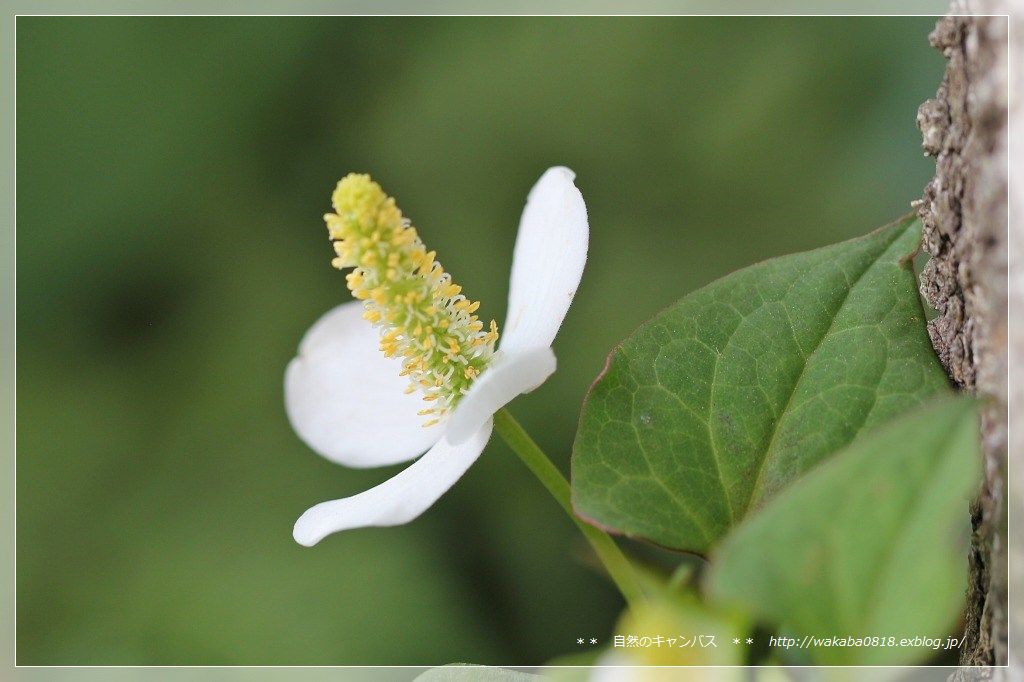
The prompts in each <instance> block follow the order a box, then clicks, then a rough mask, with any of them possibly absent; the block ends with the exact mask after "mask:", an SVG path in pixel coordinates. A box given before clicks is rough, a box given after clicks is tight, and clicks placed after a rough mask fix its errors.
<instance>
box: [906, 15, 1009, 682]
mask: <svg viewBox="0 0 1024 682" xmlns="http://www.w3.org/2000/svg"><path fill="white" fill-rule="evenodd" d="M1008 5H1009V0H990V1H988V2H985V1H983V0H982V1H976V2H970V1H968V2H960V1H959V0H954V4H953V7H952V10H951V11H952V14H951V15H950V16H947V17H945V18H943V19H940V20H939V22H938V24H937V25H936V27H935V30H934V31H933V32H932V33H931V35H930V36H929V40H930V41H931V44H932V45H933V46H934V47H935V48H936V49H938V50H940V51H941V52H942V53H943V54H944V55H945V57H946V59H947V60H948V65H947V68H946V73H945V76H944V78H943V80H942V83H941V85H940V86H939V89H938V92H937V94H936V96H935V98H934V99H930V100H928V101H927V102H925V103H924V104H922V105H921V107H920V109H919V111H918V116H917V122H918V127H919V128H920V129H921V134H922V137H923V147H924V150H925V153H926V154H929V155H931V156H934V157H935V160H936V169H935V176H934V177H933V178H932V180H931V182H929V183H928V185H927V186H926V187H925V191H924V197H923V198H922V199H921V200H920V201H919V202H916V207H917V209H918V213H919V215H920V216H921V219H922V222H923V225H924V248H925V250H926V251H927V253H928V255H929V256H930V257H929V259H928V262H927V265H926V266H925V268H924V270H923V272H922V274H921V293H922V295H923V296H924V297H925V299H926V300H927V301H928V303H929V304H930V305H931V306H932V307H933V308H935V310H937V311H938V313H939V314H938V317H936V318H935V319H934V320H933V321H932V322H930V323H929V325H928V331H929V334H930V335H931V339H932V345H933V346H934V347H935V350H936V352H937V353H938V355H939V358H940V360H941V361H942V363H943V365H944V366H945V367H946V370H947V371H948V373H949V375H950V377H951V379H952V380H953V381H954V382H955V383H956V384H957V385H958V386H960V387H961V388H962V389H964V390H965V391H970V392H976V393H977V394H978V395H979V396H980V397H981V399H982V419H981V438H982V449H983V455H984V469H983V470H984V480H983V483H982V488H981V491H980V493H979V495H978V497H977V499H976V500H975V501H974V503H973V504H972V506H971V516H972V521H973V529H974V531H973V536H972V538H971V551H970V557H969V567H970V582H969V586H968V590H967V608H966V613H965V637H966V641H965V643H964V646H963V648H962V649H961V664H962V665H999V666H1001V665H1007V664H1008V663H1012V664H1017V663H1019V660H1017V658H1016V657H1017V656H1018V655H1019V654H1018V652H1017V650H1016V648H1015V649H1014V651H1013V652H1011V651H1010V650H1009V649H1008V641H1007V633H1008V631H1009V629H1010V627H1009V623H1008V621H1009V620H1011V619H1019V617H1020V616H1019V613H1020V610H1019V609H1018V610H1017V611H1016V613H1015V614H1012V613H1011V611H1010V609H1009V608H1008V603H1007V582H1008V563H1007V561H1008V547H1007V539H1008V538H1007V509H1008V506H1012V507H1013V508H1014V510H1015V513H1016V510H1017V509H1019V508H1020V498H1019V496H1016V495H1015V497H1014V498H1012V499H1010V498H1008V497H1007V492H1008V486H1007V471H1008V467H1007V435H1008V430H1007V417H1008V394H1007V369H1008V359H1009V358H1008V350H1009V349H1008V342H1007V340H1008V326H1007V325H1008V320H1007V304H1008V300H1009V299H1008V296H1010V297H1012V300H1013V302H1014V304H1015V305H1017V304H1020V303H1021V299H1022V295H1021V288H1022V287H1021V276H1020V273H1019V272H1017V271H1016V270H1014V272H1013V273H1012V279H1013V282H1014V284H1015V286H1014V287H1013V288H1012V290H1010V289H1009V288H1008V254H1009V253H1010V252H1013V253H1014V256H1016V255H1018V254H1019V253H1020V248H1019V247H1020V243H1019V241H1020V240H1019V238H1018V237H1017V235H1016V233H1014V234H1013V235H1012V236H1011V234H1010V232H1009V230H1008V222H1007V218H1008V213H1007V198H1008V196H1014V197H1015V198H1014V201H1019V199H1020V196H1021V191H1020V187H1019V186H1016V185H1015V188H1014V189H1015V191H1014V192H1012V193H1010V194H1009V195H1008V191H1007V190H1008V181H1009V178H1008V167H1007V161H1008V158H1009V157H1008V134H1007V121H1008V117H1012V118H1013V120H1014V121H1015V122H1016V123H1017V125H1020V122H1021V116H1020V113H1019V112H1020V108H1019V106H1016V105H1015V106H1014V110H1013V111H1012V112H1008V110H1007V101H1008V97H1007V95H1008V91H1007V85H1008V80H1007V79H1008V76H1009V70H1008V61H1007V57H1008V51H1009V50H1010V49H1011V46H1010V45H1009V44H1008V25H1009V22H1010V21H1014V22H1015V24H1014V29H1015V32H1014V35H1015V36H1019V35H1020V32H1021V30H1024V26H1021V25H1020V24H1021V22H1019V21H1018V20H1017V19H1016V18H1014V19H1011V20H1008V19H1007V18H1006V17H1000V16H965V15H967V14H968V13H975V14H982V13H990V14H995V13H997V12H1003V13H1006V12H1008ZM1012 49H1014V50H1015V53H1016V51H1017V46H1016V45H1015V46H1013V48H1012ZM1016 63H1018V64H1019V63H1020V62H1019V61H1018V62H1016ZM1017 78H1018V80H1019V76H1018V77H1017ZM1019 210H1020V208H1019V207H1017V208H1016V210H1015V211H1014V215H1020V213H1019ZM1018 309H1019V308H1018ZM1013 331H1014V333H1015V334H1016V333H1017V331H1018V328H1017V327H1015V328H1014V330H1013ZM1019 350H1020V349H1019V348H1015V351H1014V356H1013V358H1012V360H1011V361H1012V362H1013V364H1014V365H1015V366H1016V364H1017V362H1018V361H1019V359H1020V353H1019ZM1020 395H1021V394H1020V392H1019V389H1015V392H1014V396H1013V398H1014V400H1013V404H1014V405H1015V406H1016V405H1018V404H1019V401H1018V398H1019V397H1020ZM1022 447H1024V443H1022V442H1021V438H1020V436H1019V435H1016V434H1015V435H1014V448H1013V449H1012V452H1014V453H1015V457H1019V453H1021V451H1022ZM1012 488H1013V489H1014V491H1016V489H1017V488H1018V486H1017V485H1016V481H1015V483H1014V486H1012ZM1015 537H1016V536H1015ZM1014 544H1015V545H1018V544H1019V543H1016V542H1015V543H1014ZM1014 563H1015V565H1019V563H1020V561H1019V558H1018V557H1016V556H1015V562H1014ZM1012 629H1013V631H1014V632H1015V633H1017V632H1020V626H1019V624H1018V623H1017V621H1016V620H1014V623H1013V628H1012ZM1011 653H1012V654H1013V656H1012V657H1011ZM989 674H991V676H992V677H993V678H996V679H1020V677H1019V675H1020V673H1019V669H1018V671H1014V670H1012V669H1011V670H1005V669H1004V670H999V669H993V670H991V671H990V672H989ZM972 679H976V677H972Z"/></svg>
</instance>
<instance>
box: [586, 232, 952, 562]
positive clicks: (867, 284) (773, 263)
mask: <svg viewBox="0 0 1024 682" xmlns="http://www.w3.org/2000/svg"><path fill="white" fill-rule="evenodd" d="M919 239H920V226H919V223H918V222H917V221H916V220H912V219H909V218H908V219H904V220H902V221H899V222H897V223H894V224H892V225H888V226H886V227H883V228H881V229H880V230H877V231H875V232H872V233H871V234H868V235H866V236H864V237H861V238H858V239H853V240H851V241H847V242H843V243H840V244H835V245H833V246H829V247H826V248H822V249H818V250H815V251H809V252H806V253H799V254H795V255H790V256H784V257H782V258H776V259H772V260H768V261H765V262H763V263H760V264H758V265H754V266H752V267H749V268H746V269H745V270H740V271H739V272H735V273H733V274H731V275H729V276H727V277H725V278H723V279H720V280H718V281H716V282H713V283H712V284H710V285H708V286H706V287H704V288H703V289H700V290H698V291H696V292H694V293H692V294H689V295H688V296H685V297H684V298H682V299H680V300H679V301H678V302H677V303H675V304H674V305H672V306H671V307H670V308H668V309H666V310H665V311H663V312H662V313H660V314H659V315H658V316H657V317H655V318H654V319H652V320H650V321H649V322H647V323H646V324H644V325H643V326H641V327H640V328H639V329H637V330H636V331H635V332H634V333H633V334H632V335H630V336H629V338H627V339H626V340H625V341H624V342H623V343H622V344H621V345H620V346H619V347H618V348H616V349H615V350H614V351H613V352H612V353H611V355H610V356H609V359H608V364H607V366H606V368H605V370H604V372H603V373H602V374H601V376H600V377H599V378H598V380H597V382H596V383H595V384H594V386H593V387H592V388H591V390H590V393H589V394H588V396H587V398H586V401H585V402H584V405H583V413H582V416H581V418H580V427H579V431H578V433H577V435H576V443H575V446H574V452H573V460H572V492H573V505H574V507H575V509H576V512H577V513H578V514H579V515H580V516H581V517H583V518H585V519H587V520H589V521H591V522H592V523H594V524H596V525H599V526H602V527H604V528H606V529H608V530H611V531H615V532H619V533H623V534H626V535H629V536H633V537H639V538H645V539H647V540H651V541H653V542H655V543H657V544H660V545H663V546H666V547H670V548H673V549H680V550H687V551H691V552H697V553H706V552H707V550H708V549H709V548H710V547H711V546H712V545H713V544H714V543H715V542H716V541H717V540H718V539H719V538H721V537H722V536H723V535H724V534H725V533H726V532H727V531H728V530H729V529H730V528H731V527H732V526H733V525H735V524H736V523H738V522H740V521H741V520H742V519H743V518H744V517H745V516H746V515H747V514H749V513H750V511H751V510H753V509H757V508H758V507H760V506H761V505H762V504H763V503H764V502H765V501H766V500H767V499H769V498H770V497H771V496H772V495H774V494H775V493H776V492H778V491H779V490H780V489H782V488H783V487H784V486H786V485H787V484H788V483H789V482H790V481H792V480H793V479H794V478H796V477H798V476H800V475H801V474H803V473H804V472H806V471H808V470H809V469H810V468H811V467H813V466H814V465H815V464H817V463H818V462H819V461H820V460H822V459H823V458H824V457H826V456H828V455H829V454H831V453H833V452H835V451H836V450H838V449H840V448H842V447H843V446H845V445H846V444H848V443H850V442H851V441H853V440H854V439H855V438H856V437H857V435H858V434H860V433H861V432H862V431H864V430H866V429H869V428H871V427H872V426H873V425H875V424H878V423H881V422H883V421H885V420H886V419H888V418H890V417H892V416H894V415H895V414H897V413H899V412H901V411H903V410H906V409H908V408H911V407H913V406H915V405H917V404H919V403H920V402H921V401H922V400H924V399H925V398H927V397H929V396H931V395H934V394H936V393H940V392H943V391H947V390H948V384H947V380H946V377H945V374H944V373H943V371H942V369H941V367H940V366H939V363H938V361H937V359H936V357H935V353H934V351H933V350H932V347H931V344H930V343H929V340H928V336H927V332H926V330H925V320H924V312H923V310H922V308H921V303H920V299H919V297H918V294H917V284H916V280H915V277H914V274H913V271H912V269H911V267H910V264H909V255H910V254H911V253H912V252H914V250H915V249H916V248H917V245H918V243H919Z"/></svg>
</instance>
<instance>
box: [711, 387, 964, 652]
mask: <svg viewBox="0 0 1024 682" xmlns="http://www.w3.org/2000/svg"><path fill="white" fill-rule="evenodd" d="M980 461H981V455H980V453H979V448H978V426H977V419H976V410H975V405H974V403H973V401H971V400H966V399H958V400H941V401H939V402H938V403H936V404H933V405H928V406H927V407H926V408H924V409H919V410H916V411H914V412H913V413H912V414H909V415H906V416H902V417H898V418H897V419H896V420H894V421H893V422H892V423H890V424H886V425H884V426H882V427H880V428H878V429H875V430H873V431H872V432H871V433H870V434H867V435H865V437H863V438H861V439H858V441H857V442H856V443H854V444H852V445H850V446H849V447H848V448H847V449H845V450H844V451H842V452H840V453H838V454H837V455H836V456H835V457H833V458H831V459H830V460H829V461H827V462H825V463H823V464H822V465H821V466H819V467H817V468H816V469H815V470H814V471H813V472H811V473H809V474H808V475H807V476H805V477H804V478H802V479H801V480H799V481H797V482H796V483H794V484H793V485H792V486H790V487H789V488H787V489H786V490H785V491H784V492H783V493H782V494H780V495H779V496H778V497H777V498H775V499H774V500H772V501H771V502H770V503H769V504H768V505H767V506H766V507H765V508H764V509H763V510H762V511H760V512H759V513H758V514H757V515H755V516H754V517H752V518H751V519H749V520H748V521H746V522H745V523H744V524H742V525H741V526H739V527H738V528H737V529H736V530H735V531H734V532H733V533H732V534H730V535H729V537H728V538H727V539H726V540H725V541H724V542H723V543H722V545H721V547H720V548H719V549H718V550H717V551H716V552H715V554H714V555H713V561H712V568H711V571H710V574H709V577H708V586H709V592H710V594H711V595H712V597H713V598H715V599H717V600H718V601H720V602H725V603H728V604H730V605H733V606H739V607H742V608H744V609H745V610H746V611H747V612H748V613H751V614H753V615H755V616H756V617H759V618H763V619H765V620H767V621H769V622H772V623H774V624H776V625H779V626H781V627H782V628H783V630H784V631H786V632H789V633H792V634H791V637H793V639H794V640H795V641H793V642H792V643H791V644H790V646H792V647H799V648H800V653H803V654H807V655H810V657H811V659H812V660H813V661H816V662H819V663H845V664H861V665H866V664H879V665H897V664H906V663H915V662H920V661H922V660H923V659H925V658H927V656H929V655H931V654H933V653H934V651H933V649H934V647H935V646H936V645H938V646H939V648H941V647H943V646H945V647H947V648H949V645H950V642H949V640H948V639H947V635H948V633H949V631H950V629H951V628H952V626H953V625H954V622H955V621H956V617H957V613H958V612H959V610H960V607H961V606H962V604H963V599H964V597H963V595H964V585H965V584H966V582H967V544H968V538H969V536H970V514H969V512H968V501H969V499H970V498H971V496H972V495H973V494H974V493H976V492H977V488H978V483H979V479H980V466H979V463H980ZM833 637H835V638H868V641H867V642H864V643H862V644H865V645H862V646H858V645H857V643H856V642H851V641H849V640H846V641H845V645H837V643H836V641H831V642H829V641H828V639H829V638H833ZM872 638H879V639H877V640H876V639H872ZM915 638H917V640H916V641H915ZM924 638H930V639H931V640H932V641H924ZM823 640H824V641H823ZM954 648H955V647H954Z"/></svg>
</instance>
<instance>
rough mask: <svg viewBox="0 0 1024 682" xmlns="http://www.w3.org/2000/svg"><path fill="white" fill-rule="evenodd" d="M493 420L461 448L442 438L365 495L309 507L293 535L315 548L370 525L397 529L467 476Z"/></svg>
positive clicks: (480, 450) (481, 449)
mask: <svg viewBox="0 0 1024 682" xmlns="http://www.w3.org/2000/svg"><path fill="white" fill-rule="evenodd" d="M492 426H493V423H492V422H490V421H488V422H487V423H486V424H484V425H483V427H482V428H481V429H480V430H479V431H477V432H476V433H475V434H473V437H472V438H470V439H469V440H468V441H466V442H465V443H463V444H462V445H452V444H451V443H449V442H448V441H447V439H442V440H441V441H440V442H438V443H437V444H436V445H435V446H434V447H432V448H430V450H428V451H427V454H425V455H423V456H422V457H420V458H419V459H418V460H416V461H415V462H413V463H412V464H411V465H409V467H408V468H406V469H405V470H404V471H402V472H401V473H399V474H398V475H397V476H395V477H394V478H390V479H388V480H387V481H384V482H383V483H381V484H380V485H378V486H376V487H375V488H370V489H369V490H367V491H366V492H363V493H359V494H358V495H353V496H352V497H346V498H344V499H341V500H334V501H333V502H323V503H321V504H318V505H316V506H315V507H313V508H311V509H308V510H307V511H306V513H305V514H303V515H302V516H300V517H299V520H298V521H296V522H295V528H294V530H293V531H292V536H293V537H294V538H295V541H296V542H298V543H299V544H300V545H305V546H306V547H311V546H313V545H315V544H316V543H318V542H320V541H321V540H323V539H324V538H325V537H327V536H328V535H330V534H331V533H337V532H338V531H342V530H348V529H350V528H363V527H366V526H398V525H401V524H403V523H408V522H409V521H412V520H413V519H415V518H416V517H417V516H419V515H420V514H422V513H423V512H424V511H426V510H427V509H428V508H429V507H430V505H432V504H434V502H436V501H437V500H438V498H440V497H441V495H444V494H445V492H446V491H447V490H448V489H449V488H451V487H452V486H453V485H454V484H455V482H456V481H458V480H459V479H460V478H462V475H463V474H464V473H466V469H468V468H469V467H470V465H471V464H473V462H475V461H476V460H477V458H478V457H479V456H480V453H481V452H483V450H484V446H485V445H487V440H488V439H489V438H490V437H491V427H492Z"/></svg>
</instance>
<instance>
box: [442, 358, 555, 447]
mask: <svg viewBox="0 0 1024 682" xmlns="http://www.w3.org/2000/svg"><path fill="white" fill-rule="evenodd" d="M555 364H556V362H555V353H554V351H552V350H551V349H550V348H549V347H547V346H544V347H543V348H532V349H530V350H524V351H520V352H518V353H508V352H505V351H501V352H500V353H497V354H495V356H494V358H493V359H492V360H491V366H490V367H488V368H487V369H486V370H485V371H484V373H483V374H481V375H480V376H479V377H478V378H477V380H476V381H474V382H473V385H472V386H471V387H470V389H469V393H467V394H466V395H465V396H463V398H462V400H460V401H459V404H458V406H457V407H456V408H455V412H454V413H453V414H452V416H451V417H449V419H448V428H447V429H446V430H445V439H446V440H448V441H450V442H452V443H455V444H459V443H462V442H463V441H465V440H467V439H468V438H470V437H471V436H472V435H473V434H474V433H475V432H476V431H477V429H479V428H480V426H481V425H482V424H484V423H485V422H487V421H488V420H489V419H490V418H491V415H493V414H494V413H495V412H497V411H498V410H499V409H501V408H502V407H504V406H505V404H506V403H508V402H509V401H511V400H512V399H513V398H515V397H516V396H517V395H520V394H521V393H529V392H530V391H532V390H533V389H535V388H537V387H538V386H540V385H541V384H543V383H544V381H545V380H546V379H547V378H548V377H549V376H551V375H552V374H553V373H554V371H555Z"/></svg>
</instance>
